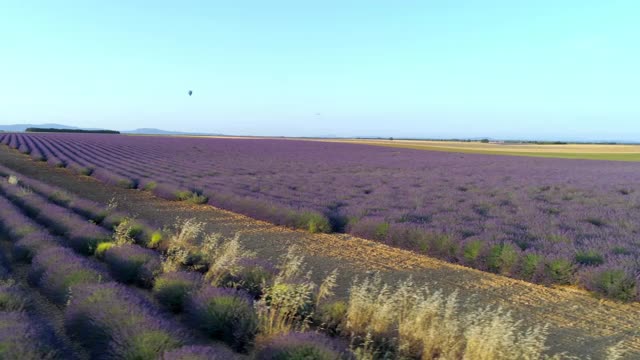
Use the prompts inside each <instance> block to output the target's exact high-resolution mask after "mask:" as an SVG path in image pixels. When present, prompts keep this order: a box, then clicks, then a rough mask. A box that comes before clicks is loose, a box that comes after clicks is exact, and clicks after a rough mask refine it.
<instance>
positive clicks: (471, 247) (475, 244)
mask: <svg viewBox="0 0 640 360" xmlns="http://www.w3.org/2000/svg"><path fill="white" fill-rule="evenodd" d="M482 245H483V243H482V240H479V239H475V240H471V241H469V242H467V243H466V244H464V247H463V250H462V251H463V253H462V257H463V258H464V261H465V262H467V263H470V264H472V263H474V262H475V261H476V260H477V259H478V257H479V256H480V251H482Z"/></svg>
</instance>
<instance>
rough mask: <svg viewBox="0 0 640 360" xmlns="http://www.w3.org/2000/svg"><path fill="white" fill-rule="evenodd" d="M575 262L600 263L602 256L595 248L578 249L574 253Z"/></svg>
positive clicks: (589, 264) (602, 261)
mask: <svg viewBox="0 0 640 360" xmlns="http://www.w3.org/2000/svg"><path fill="white" fill-rule="evenodd" d="M576 262H577V263H578V264H581V265H587V266H594V265H602V264H603V263H604V257H603V256H602V255H601V254H600V253H598V252H597V251H595V250H587V251H579V252H578V253H577V254H576Z"/></svg>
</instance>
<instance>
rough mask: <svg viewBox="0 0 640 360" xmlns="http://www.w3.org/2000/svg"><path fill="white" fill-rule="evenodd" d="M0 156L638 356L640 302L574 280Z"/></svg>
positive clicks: (37, 172)
mask: <svg viewBox="0 0 640 360" xmlns="http://www.w3.org/2000/svg"><path fill="white" fill-rule="evenodd" d="M0 163H1V164H3V165H5V166H8V167H10V168H13V169H15V170H17V171H19V172H21V173H23V174H25V175H27V176H30V177H32V178H35V179H38V180H41V181H46V182H48V183H51V184H53V185H56V186H59V187H62V188H65V189H67V190H68V191H70V192H73V193H77V194H78V195H80V196H83V197H85V198H88V199H91V200H95V201H98V202H102V203H105V204H106V203H107V202H108V201H109V200H110V199H112V198H114V199H115V200H116V201H117V203H118V204H119V208H121V209H122V210H124V211H128V212H130V213H133V214H136V215H137V216H138V217H140V218H142V219H145V220H148V221H150V222H154V223H156V224H157V225H163V224H170V223H172V222H173V221H174V219H175V218H176V217H178V216H179V217H183V218H186V217H195V218H197V219H198V220H201V221H206V222H207V223H208V226H207V230H208V231H217V232H221V233H223V234H226V235H228V236H230V235H232V234H234V233H236V232H239V231H240V232H242V234H243V235H242V237H241V239H242V241H243V243H244V244H245V245H246V246H247V247H248V248H251V249H253V250H255V251H256V252H257V253H258V255H259V256H260V257H263V258H267V259H275V258H277V257H279V256H280V255H281V254H282V253H283V252H284V251H285V249H286V248H287V247H289V246H290V245H292V244H297V245H299V246H300V247H301V248H302V249H303V250H304V251H305V253H306V254H308V256H307V262H308V264H309V266H310V267H311V268H312V269H313V270H314V273H315V274H316V275H317V276H318V277H320V276H322V275H323V274H324V273H326V272H328V271H330V270H332V269H333V268H338V269H339V271H340V276H341V283H340V285H341V286H340V289H341V290H340V291H341V295H344V294H345V291H346V290H345V289H346V287H347V286H348V284H349V283H350V282H351V279H352V278H353V277H354V276H356V275H363V274H365V273H366V272H367V271H371V270H379V271H380V272H381V273H382V274H383V276H384V278H385V279H386V280H387V281H389V282H394V281H397V280H399V279H405V278H406V277H408V276H410V275H411V276H413V278H414V279H415V280H416V282H425V283H429V284H431V285H430V286H431V287H432V288H441V289H443V290H444V291H445V292H452V291H456V290H457V291H458V292H459V293H460V297H461V298H462V299H470V301H471V302H472V303H475V304H477V305H478V306H486V305H501V306H503V307H504V308H505V309H507V310H510V311H512V312H513V313H514V315H515V317H516V318H518V319H522V320H523V321H524V324H525V325H532V324H548V325H549V331H550V334H549V340H548V345H549V346H550V347H551V350H552V351H553V352H560V351H566V352H568V353H570V354H574V355H578V356H580V357H586V356H589V355H590V356H591V357H592V358H593V359H602V358H604V350H605V349H606V347H608V346H610V345H612V344H614V343H616V342H618V341H621V340H624V342H625V347H627V348H628V349H629V350H630V353H629V354H628V355H627V357H626V358H629V359H638V358H640V303H634V304H620V303H615V302H611V301H606V300H598V299H596V298H594V297H593V296H592V295H590V294H588V293H586V292H584V291H580V290H577V289H573V288H568V287H567V288H547V287H543V286H538V285H534V284H529V283H526V282H523V281H519V280H514V279H509V278H506V277H502V276H498V275H493V274H489V273H484V272H481V271H477V270H473V269H469V268H466V267H462V266H458V265H453V264H449V263H446V262H443V261H439V260H436V259H432V258H429V257H426V256H422V255H417V254H414V253H412V252H409V251H404V250H400V249H396V248H391V247H388V246H385V245H382V244H378V243H375V242H372V241H368V240H364V239H359V238H354V237H351V236H348V235H342V234H337V235H334V234H309V233H306V232H302V231H294V230H289V229H285V228H282V227H277V226H273V225H270V224H268V223H265V222H262V221H256V220H253V219H250V218H247V217H245V216H242V215H238V214H234V213H231V212H228V211H224V210H220V209H216V208H214V207H211V206H205V205H202V206H194V205H188V204H183V203H176V202H169V201H165V200H161V199H158V198H155V197H153V196H150V195H149V194H148V193H145V192H140V191H136V190H124V189H119V188H115V187H110V186H106V185H103V184H101V183H98V182H97V181H95V180H93V179H92V178H88V177H80V176H77V175H74V174H72V173H70V172H69V171H67V170H65V169H53V168H51V167H49V166H47V165H46V164H45V163H37V162H33V161H31V159H30V158H29V157H27V156H24V155H21V154H19V153H18V152H16V151H13V150H9V149H8V148H7V147H5V146H0Z"/></svg>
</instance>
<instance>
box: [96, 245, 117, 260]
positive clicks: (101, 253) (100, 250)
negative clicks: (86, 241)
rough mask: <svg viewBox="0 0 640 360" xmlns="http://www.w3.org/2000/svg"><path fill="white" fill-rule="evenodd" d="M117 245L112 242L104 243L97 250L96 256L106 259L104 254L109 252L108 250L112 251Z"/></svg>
mask: <svg viewBox="0 0 640 360" xmlns="http://www.w3.org/2000/svg"><path fill="white" fill-rule="evenodd" d="M115 245H116V244H115V243H112V242H102V243H100V244H98V247H97V248H96V252H95V253H94V254H95V256H96V257H97V258H98V259H104V254H105V253H106V252H107V250H109V249H111V248H112V247H114V246H115Z"/></svg>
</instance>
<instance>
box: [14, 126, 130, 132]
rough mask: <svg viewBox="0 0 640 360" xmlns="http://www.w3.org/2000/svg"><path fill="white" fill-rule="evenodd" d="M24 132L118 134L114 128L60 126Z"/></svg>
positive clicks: (28, 129) (31, 129) (30, 129)
mask: <svg viewBox="0 0 640 360" xmlns="http://www.w3.org/2000/svg"><path fill="white" fill-rule="evenodd" d="M25 132H35V133H72V134H120V132H119V131H115V130H86V129H60V128H32V127H30V128H27V129H26V130H25Z"/></svg>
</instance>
